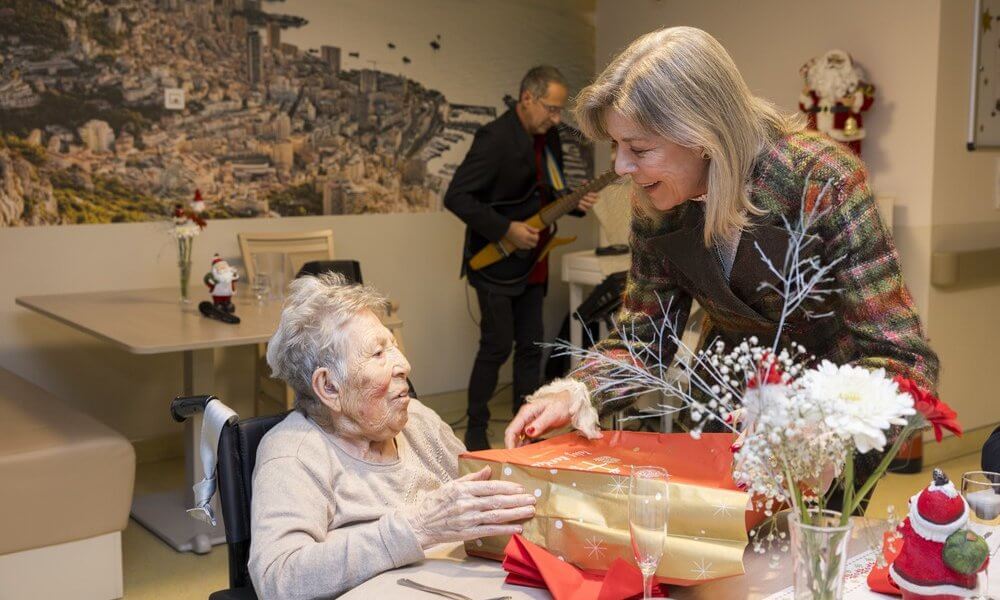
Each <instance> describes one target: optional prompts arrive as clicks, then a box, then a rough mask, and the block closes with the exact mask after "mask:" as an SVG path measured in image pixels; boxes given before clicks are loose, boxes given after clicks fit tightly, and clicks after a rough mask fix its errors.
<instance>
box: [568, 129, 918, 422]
mask: <svg viewBox="0 0 1000 600" xmlns="http://www.w3.org/2000/svg"><path fill="white" fill-rule="evenodd" d="M807 176H808V177H807ZM807 179H808V181H809V184H808V185H809V190H808V191H807V196H806V197H807V198H808V199H809V201H814V200H815V199H816V198H817V197H818V196H819V191H820V189H821V188H822V186H823V185H824V184H825V183H826V182H827V181H828V180H833V182H834V184H833V187H832V190H831V191H830V193H828V194H827V195H826V196H825V199H824V201H823V205H821V207H820V208H829V211H828V212H827V213H826V214H825V215H824V216H823V218H822V219H820V220H819V221H818V223H817V227H816V228H815V229H814V230H813V231H814V233H816V234H817V235H818V236H819V238H820V239H821V240H822V241H821V242H820V243H817V244H812V245H811V248H812V249H813V251H815V252H819V253H820V254H821V257H822V259H823V261H824V263H829V262H831V261H833V260H834V259H836V258H837V257H840V256H844V257H845V258H844V259H843V260H841V262H839V263H838V264H837V265H836V266H835V267H834V271H833V275H834V276H835V278H836V283H835V287H838V288H840V289H841V292H840V293H839V294H835V295H833V296H832V297H830V299H829V300H827V301H826V302H825V303H824V304H823V305H819V306H815V305H814V306H812V307H810V308H811V309H812V310H813V312H815V313H823V312H827V311H829V312H832V313H833V316H830V317H824V318H819V319H808V318H806V316H805V315H804V313H802V311H799V312H798V313H797V314H793V315H792V316H791V317H790V318H789V320H788V321H787V323H786V326H785V329H784V334H783V339H782V341H781V344H780V345H781V346H787V345H788V343H789V342H792V341H794V342H797V343H799V344H802V345H803V346H805V348H806V350H807V352H808V353H810V354H813V355H815V356H816V357H817V359H828V360H830V361H833V362H835V363H837V364H847V363H851V364H855V365H860V366H864V367H870V368H879V367H882V368H885V369H886V371H887V372H888V373H889V374H890V375H902V376H904V377H908V378H910V379H913V380H914V381H915V382H917V383H918V384H919V385H920V386H921V387H923V388H925V389H928V390H931V391H933V390H934V389H935V386H936V382H937V372H938V359H937V356H936V355H935V354H934V352H933V351H932V350H931V349H930V347H929V346H928V345H927V342H926V340H925V339H924V336H923V332H922V331H921V327H920V320H919V318H918V317H917V314H916V311H915V309H914V305H913V299H912V298H911V296H910V293H909V291H908V290H907V289H906V284H905V283H904V281H903V275H902V273H901V271H900V267H899V256H898V254H897V252H896V248H895V245H894V244H893V241H892V237H891V235H890V233H889V232H888V231H887V230H886V227H885V225H884V224H883V222H882V219H881V218H880V216H879V214H878V210H877V208H876V204H875V199H874V197H873V196H872V192H871V190H870V189H869V187H868V180H867V174H866V172H865V168H864V165H863V164H862V163H861V161H860V160H859V159H858V158H857V157H856V156H854V155H853V154H851V153H850V152H849V151H848V150H847V149H846V148H845V147H843V146H840V145H838V144H837V143H835V142H833V141H831V140H829V139H828V138H825V137H822V136H821V135H819V134H816V133H814V132H798V133H794V134H791V135H789V136H787V137H785V138H783V139H781V140H779V141H778V142H776V143H775V144H774V145H773V146H772V147H771V148H770V149H769V150H768V151H767V152H765V153H763V154H762V155H761V156H760V158H759V159H758V161H757V164H756V165H755V168H754V171H753V174H752V177H751V181H750V193H751V200H752V202H753V204H754V205H755V206H757V207H759V208H761V209H763V210H764V211H765V214H763V215H761V216H760V217H755V218H754V219H752V223H751V225H750V226H749V227H748V228H747V229H746V230H744V231H743V233H742V236H741V238H740V242H739V246H738V248H737V251H736V257H735V262H734V264H733V269H732V274H731V277H730V280H729V281H728V282H727V281H726V279H725V277H724V275H723V272H722V267H721V264H720V261H719V259H718V258H717V255H716V251H715V249H714V248H711V247H709V248H706V247H705V244H704V241H703V239H704V238H703V228H704V214H703V208H702V206H701V204H700V203H696V202H686V203H684V204H682V205H681V206H679V207H678V208H676V209H674V210H673V211H671V212H669V213H667V214H666V215H664V216H662V217H661V218H659V219H652V218H650V217H649V216H647V215H645V214H643V213H642V211H638V210H637V211H635V214H634V216H633V223H632V233H631V241H630V243H631V247H632V267H631V271H630V273H629V278H628V284H627V286H626V289H625V295H624V299H623V306H622V310H621V311H620V313H619V314H618V322H619V324H621V325H622V327H623V329H624V330H626V331H629V332H630V337H634V339H633V340H631V341H629V342H626V341H624V340H622V339H620V338H619V337H618V336H616V335H614V334H612V336H611V337H609V338H608V339H606V340H604V341H602V342H600V343H599V344H598V345H597V348H598V349H599V350H600V351H602V352H605V353H609V354H616V355H620V356H622V357H627V356H628V349H627V347H626V345H625V344H626V343H635V344H648V343H649V341H650V340H651V339H652V338H653V326H652V325H651V323H650V317H652V321H653V322H654V323H659V322H662V319H663V318H664V317H665V316H669V317H670V318H671V319H672V320H673V319H676V320H677V323H678V329H680V328H682V327H683V326H684V323H685V321H686V319H687V314H688V311H689V310H690V306H691V300H692V299H694V300H697V301H698V303H699V304H700V305H701V306H702V307H703V308H704V310H705V312H706V315H707V316H706V321H705V325H704V326H703V335H702V341H701V346H702V347H705V346H706V345H707V344H709V343H711V342H712V341H713V340H716V339H721V340H722V341H724V342H726V344H727V346H730V347H731V345H733V344H738V343H739V342H740V341H742V340H743V339H744V338H746V337H749V336H751V335H756V336H758V337H759V338H760V339H761V340H762V343H765V344H768V345H769V343H770V341H771V340H773V339H774V335H775V332H776V330H777V321H778V319H779V318H780V314H781V306H782V304H781V298H780V297H779V296H778V294H777V293H776V292H774V291H772V290H768V289H763V290H762V289H761V288H760V284H761V282H771V283H776V280H775V278H774V276H773V274H771V273H770V272H769V271H768V269H767V268H766V266H765V263H764V262H763V260H762V259H761V257H760V255H759V253H758V251H757V250H756V248H755V247H754V243H755V242H756V243H758V244H759V245H760V246H761V248H763V250H764V252H765V253H766V254H767V255H768V256H769V257H771V259H772V261H773V263H774V264H775V265H777V266H779V268H780V265H781V264H782V263H783V260H784V253H785V248H786V247H787V242H788V235H787V233H786V231H785V228H784V225H783V221H782V216H784V217H785V218H787V219H789V220H790V221H796V220H797V219H798V217H799V214H800V211H801V200H802V193H803V188H804V186H806V185H807ZM708 201H709V202H711V199H709V200H708ZM667 306H669V312H670V314H669V315H664V314H663V311H662V310H661V307H667ZM675 350H676V348H674V347H665V348H664V349H663V351H662V357H661V358H662V361H663V363H664V364H668V363H669V362H670V361H671V360H672V358H673V354H674V352H675ZM598 368H600V367H599V366H596V365H594V364H591V365H585V366H584V367H583V368H582V369H580V370H579V371H577V372H576V373H575V375H574V377H576V378H578V379H580V380H581V381H583V382H584V383H585V384H587V386H588V388H589V389H590V390H591V391H592V392H593V390H594V388H595V383H594V380H593V376H594V375H595V374H596V369H598ZM592 400H593V401H594V404H595V406H596V407H597V408H598V409H599V411H600V412H601V413H607V412H610V411H613V410H618V409H621V408H624V406H626V405H628V404H629V403H630V402H631V399H621V398H615V397H608V396H605V397H600V396H599V395H597V394H593V393H592Z"/></svg>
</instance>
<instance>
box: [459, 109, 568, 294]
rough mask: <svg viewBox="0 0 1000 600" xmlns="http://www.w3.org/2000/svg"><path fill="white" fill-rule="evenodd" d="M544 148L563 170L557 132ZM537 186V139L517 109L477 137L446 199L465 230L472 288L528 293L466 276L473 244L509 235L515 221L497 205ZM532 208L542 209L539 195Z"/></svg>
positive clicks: (550, 135) (549, 135) (473, 274)
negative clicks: (475, 239)
mask: <svg viewBox="0 0 1000 600" xmlns="http://www.w3.org/2000/svg"><path fill="white" fill-rule="evenodd" d="M545 145H546V146H547V147H548V148H549V150H550V151H551V152H552V155H553V156H554V157H555V159H556V162H557V163H558V164H559V168H560V169H562V167H563V155H562V146H561V144H560V142H559V133H558V132H557V131H556V128H555V127H552V128H551V129H549V131H548V132H547V133H546V135H545ZM537 181H538V174H537V169H536V167H535V143H534V139H533V138H532V136H531V135H529V134H528V132H527V131H526V130H525V129H524V126H523V125H522V124H521V120H520V119H519V118H518V116H517V112H516V111H515V110H514V109H513V108H512V109H510V110H508V111H507V112H505V113H504V114H503V115H501V116H500V117H498V118H497V119H496V120H494V121H491V122H490V123H487V124H486V125H483V126H482V127H480V128H479V130H478V131H476V137H475V139H473V140H472V147H471V148H469V153H468V154H466V155H465V160H463V161H462V164H461V165H459V167H458V169H457V170H456V171H455V176H454V177H452V179H451V184H450V185H449V186H448V191H447V192H446V193H445V195H444V205H445V207H446V208H447V209H448V210H450V211H451V212H453V213H455V214H456V215H457V216H458V218H459V219H462V221H463V222H464V223H465V225H466V230H465V244H464V246H463V250H462V274H463V275H468V277H469V283H471V284H472V285H474V286H477V287H482V288H484V289H487V290H490V291H494V292H496V293H501V294H505V295H518V294H520V293H521V292H523V291H524V287H525V284H524V283H519V284H512V285H511V284H497V283H492V282H488V281H486V280H484V279H483V278H482V276H481V275H480V274H478V273H476V272H475V271H467V270H466V268H465V263H466V261H467V260H468V259H469V257H470V254H469V241H470V238H472V237H473V236H480V237H481V238H485V239H486V240H489V241H491V242H496V241H498V240H500V238H502V237H503V236H504V234H506V233H507V228H508V227H509V226H510V219H508V218H507V217H505V216H503V215H502V214H500V212H498V211H497V209H496V208H494V205H495V204H498V203H504V202H509V201H511V200H517V199H520V198H523V197H524V196H525V195H526V194H528V192H530V191H531V188H532V186H534V185H535V183H536V182H537ZM530 202H533V203H535V204H537V206H536V207H534V208H533V209H532V210H531V213H534V212H537V211H538V210H540V209H541V199H540V198H538V197H537V195H536V197H535V198H532V199H531V200H530ZM529 214H530V213H529Z"/></svg>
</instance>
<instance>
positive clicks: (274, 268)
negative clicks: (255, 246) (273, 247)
mask: <svg viewBox="0 0 1000 600" xmlns="http://www.w3.org/2000/svg"><path fill="white" fill-rule="evenodd" d="M253 261H254V266H255V267H256V268H255V269H254V271H255V272H256V273H257V274H259V275H267V276H268V277H269V278H270V280H271V290H270V293H269V294H268V299H279V300H280V299H281V298H282V297H283V296H284V293H285V254H284V253H282V252H256V253H254V255H253Z"/></svg>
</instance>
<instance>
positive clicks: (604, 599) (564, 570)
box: [503, 535, 667, 600]
mask: <svg viewBox="0 0 1000 600" xmlns="http://www.w3.org/2000/svg"><path fill="white" fill-rule="evenodd" d="M503 568H504V570H506V571H507V580H506V581H507V583H510V584H512V585H523V586H528V587H537V588H542V589H547V590H549V593H551V594H552V597H553V598H554V599H555V600H595V599H596V600H627V599H630V598H634V597H637V596H638V597H642V573H640V572H639V569H638V568H636V567H635V566H633V565H632V564H630V563H627V562H625V561H624V560H622V559H620V558H619V559H615V562H614V563H612V564H611V568H610V569H608V572H607V574H605V575H600V574H597V573H588V572H583V571H580V570H579V569H577V568H576V567H574V566H573V565H571V564H569V563H567V562H564V561H561V560H559V559H558V558H556V557H555V556H553V555H552V554H551V553H550V552H549V551H548V550H546V549H544V548H542V547H541V546H538V545H536V544H532V543H531V542H529V541H528V540H526V539H524V538H522V537H521V536H520V535H514V536H511V538H510V542H508V543H507V547H506V548H504V559H503ZM653 595H654V596H657V597H663V598H665V597H667V595H666V594H665V593H664V592H663V590H662V586H660V585H654V586H653Z"/></svg>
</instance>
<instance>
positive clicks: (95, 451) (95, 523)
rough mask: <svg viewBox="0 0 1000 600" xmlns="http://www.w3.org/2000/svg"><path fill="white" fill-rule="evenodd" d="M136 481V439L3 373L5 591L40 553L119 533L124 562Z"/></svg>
mask: <svg viewBox="0 0 1000 600" xmlns="http://www.w3.org/2000/svg"><path fill="white" fill-rule="evenodd" d="M134 480H135V452H134V450H133V448H132V445H131V444H130V443H129V442H128V440H126V439H125V438H124V437H122V436H121V435H120V434H118V433H117V432H115V431H114V430H112V429H110V428H109V427H107V426H105V425H103V424H101V423H99V422H98V421H96V420H95V419H93V418H91V417H89V416H87V415H84V414H82V413H80V412H78V411H77V410H75V409H73V408H72V407H69V406H68V405H66V404H65V403H64V402H62V401H60V400H59V399H57V398H55V397H54V396H52V395H51V394H49V393H48V392H46V391H44V390H42V389H41V388H39V387H37V386H35V385H33V384H31V383H30V382H28V381H26V380H24V379H21V378H20V377H18V376H16V375H14V374H12V373H10V372H8V371H4V370H2V369H0V532H3V534H2V535H0V587H3V585H2V583H3V582H4V581H5V579H4V578H6V577H10V576H16V575H18V573H17V572H11V571H12V567H11V565H17V569H16V571H23V570H24V565H23V564H22V562H23V561H21V562H19V561H15V560H13V559H12V558H11V557H12V556H15V555H18V554H19V555H22V557H23V556H33V557H38V556H41V555H40V554H38V553H35V554H31V553H29V552H26V551H33V550H35V549H41V548H46V547H52V546H57V545H63V544H67V543H69V542H79V541H82V540H92V539H95V538H99V537H100V536H104V535H107V534H114V535H115V538H114V542H115V543H117V544H118V547H119V562H120V537H119V532H121V531H122V530H123V529H125V526H126V524H127V522H128V515H129V507H130V505H131V502H132V486H133V483H134ZM74 547H79V546H74ZM49 558H51V557H49ZM5 561H6V562H5ZM50 566H51V565H50ZM119 572H120V566H119ZM6 583H8V584H9V583H10V582H9V581H6ZM120 585H121V584H120V581H119V587H120Z"/></svg>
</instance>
